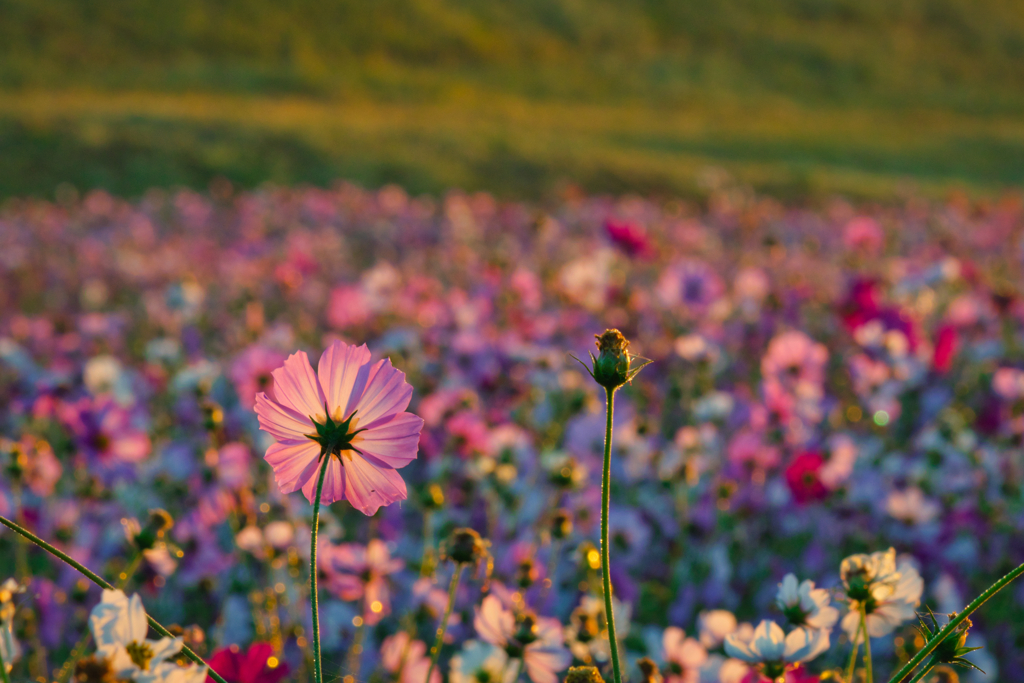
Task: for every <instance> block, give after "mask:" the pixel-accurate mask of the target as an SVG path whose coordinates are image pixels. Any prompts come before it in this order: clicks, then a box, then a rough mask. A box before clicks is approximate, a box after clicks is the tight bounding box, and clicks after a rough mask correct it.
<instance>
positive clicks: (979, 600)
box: [889, 564, 1024, 683]
mask: <svg viewBox="0 0 1024 683" xmlns="http://www.w3.org/2000/svg"><path fill="white" fill-rule="evenodd" d="M1021 574H1024V564H1022V565H1020V566H1019V567H1017V568H1016V569H1014V570H1013V571H1011V572H1010V573H1009V574H1007V575H1006V576H1004V577H1003V578H1001V579H999V580H998V581H996V582H995V583H993V584H992V585H991V586H989V587H988V589H987V590H986V591H985V592H984V593H982V594H981V595H979V596H978V597H976V598H975V599H974V601H973V602H971V604H969V605H967V607H965V608H964V611H963V612H961V613H960V614H958V615H956V616H955V617H954V618H952V619H950V620H949V623H948V624H946V626H945V627H944V628H943V629H942V630H941V631H939V632H938V633H936V634H935V635H934V636H933V637H932V638H931V640H929V641H928V642H927V643H925V644H924V647H923V648H921V651H920V652H918V653H917V654H916V655H914V657H913V658H912V659H911V660H910V661H909V662H907V663H906V664H904V665H903V668H902V669H900V670H899V671H897V672H896V674H895V675H894V676H893V677H892V678H891V679H890V680H889V683H901V681H903V680H904V679H905V678H906V677H907V676H909V675H910V672H911V671H913V670H914V669H916V668H917V667H918V666H920V664H921V662H923V661H924V660H925V658H926V657H927V656H928V655H930V654H931V653H932V652H933V651H934V650H935V648H937V647H938V646H939V643H941V642H943V641H944V640H945V639H946V638H948V637H949V636H950V635H952V634H953V632H954V631H955V630H956V628H957V626H959V625H960V624H962V623H963V622H964V620H965V619H966V618H967V617H969V616H971V613H972V612H974V611H975V610H977V609H978V608H979V607H981V606H982V605H983V604H985V602H986V601H987V600H988V599H989V598H991V597H992V596H993V595H995V594H996V593H998V592H999V591H1001V590H1002V589H1003V588H1005V587H1006V586H1007V584H1009V583H1010V582H1011V581H1013V580H1014V579H1016V578H1017V577H1018V576H1020V575H1021Z"/></svg>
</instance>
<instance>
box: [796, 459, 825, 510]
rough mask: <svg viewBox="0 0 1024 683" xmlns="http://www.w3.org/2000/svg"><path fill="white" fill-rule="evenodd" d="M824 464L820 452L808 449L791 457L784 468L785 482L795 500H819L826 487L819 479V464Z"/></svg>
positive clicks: (800, 501)
mask: <svg viewBox="0 0 1024 683" xmlns="http://www.w3.org/2000/svg"><path fill="white" fill-rule="evenodd" d="M824 464H825V461H824V460H823V459H822V457H821V454H820V453H815V452H813V451H808V452H806V453H801V454H800V455H798V456H796V457H795V458H793V460H792V461H791V462H790V463H789V467H787V468H786V483H787V484H789V490H790V491H792V492H793V498H794V499H795V500H796V502H798V503H800V504H803V503H809V502H811V501H815V500H821V499H823V498H824V497H825V496H827V495H828V488H827V487H826V486H825V484H823V483H822V481H821V476H820V472H821V466H822V465H824Z"/></svg>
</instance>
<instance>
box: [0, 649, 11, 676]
mask: <svg viewBox="0 0 1024 683" xmlns="http://www.w3.org/2000/svg"><path fill="white" fill-rule="evenodd" d="M0 680H2V681H3V683H11V677H10V676H9V675H8V674H7V664H6V663H5V662H4V653H3V652H0Z"/></svg>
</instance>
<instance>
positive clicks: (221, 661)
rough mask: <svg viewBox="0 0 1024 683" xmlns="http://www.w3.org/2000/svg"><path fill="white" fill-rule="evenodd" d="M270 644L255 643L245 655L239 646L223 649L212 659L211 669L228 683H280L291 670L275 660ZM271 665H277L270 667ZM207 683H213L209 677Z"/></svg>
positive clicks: (210, 662) (215, 653)
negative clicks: (272, 658) (271, 660)
mask: <svg viewBox="0 0 1024 683" xmlns="http://www.w3.org/2000/svg"><path fill="white" fill-rule="evenodd" d="M273 654H274V649H273V648H272V647H271V646H270V643H253V644H252V645H250V646H249V649H248V650H246V651H245V652H244V653H243V652H242V650H241V649H240V648H239V647H238V646H237V645H232V646H230V647H225V648H221V649H220V650H217V651H216V652H214V653H213V656H212V657H210V661H209V664H210V668H211V669H213V670H214V671H216V672H217V673H218V674H220V675H221V677H222V678H223V679H224V680H225V681H227V682H228V683H278V681H280V680H281V679H283V678H284V677H285V676H287V675H288V674H289V673H290V672H291V670H290V668H289V667H288V665H287V664H286V663H284V662H278V660H277V659H274V661H273V662H270V658H271V656H272V655H273ZM270 663H276V665H275V666H270V665H269V664H270ZM206 683H213V678H211V677H209V676H207V677H206Z"/></svg>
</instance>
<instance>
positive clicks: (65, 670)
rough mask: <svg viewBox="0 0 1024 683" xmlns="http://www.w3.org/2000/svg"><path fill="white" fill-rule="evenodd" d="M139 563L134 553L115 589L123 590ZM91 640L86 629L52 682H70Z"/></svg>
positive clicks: (138, 555) (137, 555)
mask: <svg viewBox="0 0 1024 683" xmlns="http://www.w3.org/2000/svg"><path fill="white" fill-rule="evenodd" d="M141 562H142V553H141V552H139V551H136V552H135V557H133V558H132V561H131V562H129V563H128V568H127V569H125V570H124V571H123V572H122V573H121V580H120V581H118V582H117V587H118V589H119V590H124V587H125V586H127V585H128V582H129V581H131V580H132V577H133V576H135V572H136V571H137V570H138V568H139V564H140V563H141ZM91 638H92V633H90V632H89V631H88V629H87V630H86V631H85V633H83V634H82V637H81V638H79V640H78V642H77V643H75V646H74V647H73V648H71V654H69V655H68V658H67V660H65V661H64V664H63V665H61V667H60V670H59V671H58V672H57V675H56V676H54V677H53V678H54V680H56V681H57V683H67V682H68V680H70V678H71V672H72V671H73V670H74V668H75V662H77V661H78V660H79V659H80V658H81V657H82V653H83V652H84V651H85V648H86V646H87V645H89V640H90V639H91Z"/></svg>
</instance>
